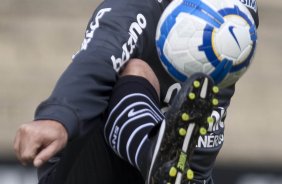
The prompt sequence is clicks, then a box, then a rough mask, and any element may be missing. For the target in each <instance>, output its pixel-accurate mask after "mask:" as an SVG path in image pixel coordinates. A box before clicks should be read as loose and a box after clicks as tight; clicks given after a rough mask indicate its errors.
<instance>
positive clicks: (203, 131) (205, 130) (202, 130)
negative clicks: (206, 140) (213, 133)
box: [200, 127, 208, 135]
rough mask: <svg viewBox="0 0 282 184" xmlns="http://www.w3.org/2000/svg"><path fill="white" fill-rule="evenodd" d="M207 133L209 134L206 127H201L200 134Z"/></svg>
mask: <svg viewBox="0 0 282 184" xmlns="http://www.w3.org/2000/svg"><path fill="white" fill-rule="evenodd" d="M207 133H208V131H207V129H206V128H204V127H201V128H200V134H201V135H206V134H207Z"/></svg>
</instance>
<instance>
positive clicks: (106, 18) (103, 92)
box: [35, 0, 154, 139]
mask: <svg viewBox="0 0 282 184" xmlns="http://www.w3.org/2000/svg"><path fill="white" fill-rule="evenodd" d="M150 1H151V0H150ZM147 2H149V0H146V1H139V0H132V1H128V0H118V1H116V0H107V1H104V2H103V3H102V4H101V5H100V6H99V7H98V8H97V9H96V11H95V12H94V14H93V16H92V18H91V19H90V21H89V23H88V26H87V30H86V33H85V39H84V41H83V43H82V46H81V50H80V51H79V52H78V53H77V54H76V55H75V56H74V57H73V61H72V62H71V64H70V65H69V66H68V68H67V69H66V70H65V71H64V73H63V74H62V76H61V77H60V78H59V80H58V81H57V84H56V86H55V88H54V90H53V92H52V94H51V95H50V97H49V98H48V99H47V100H45V101H44V102H42V103H41V104H40V105H39V106H38V108H37V109H36V112H35V120H44V119H45V120H55V121H58V122H60V123H61V124H62V125H63V126H64V127H65V128H66V130H67V132H68V136H69V139H73V138H74V137H76V136H81V135H84V134H85V133H87V132H88V131H89V130H91V128H92V127H93V123H94V122H96V121H101V119H102V114H103V113H104V111H105V109H106V108H107V105H108V99H109V96H110V95H111V91H112V87H113V86H114V84H115V82H116V80H117V78H118V72H119V70H120V68H122V66H123V65H124V64H125V63H126V62H127V61H128V60H129V59H130V58H132V57H139V58H140V57H142V56H141V55H140V53H142V52H143V51H141V49H143V48H145V46H144V45H143V44H144V43H147V41H146V39H148V38H147V37H146V36H145V35H144V34H145V33H146V34H149V33H148V32H149V31H151V30H149V29H152V26H150V25H148V24H147V23H148V22H147V20H148V19H147V17H145V16H148V14H146V13H145V14H144V13H143V14H142V13H140V12H142V11H141V10H146V11H151V10H147V9H146V8H147V7H146V6H150V4H148V3H147ZM151 2H153V1H151ZM146 3H147V4H146ZM152 8H154V7H150V9H152ZM139 10H140V11H139ZM150 16H151V15H150ZM149 24H151V23H149ZM149 27H150V28H149ZM145 29H146V31H145Z"/></svg>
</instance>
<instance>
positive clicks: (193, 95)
mask: <svg viewBox="0 0 282 184" xmlns="http://www.w3.org/2000/svg"><path fill="white" fill-rule="evenodd" d="M188 98H189V99H190V100H195V98H196V95H195V93H192V92H191V93H189V95H188Z"/></svg>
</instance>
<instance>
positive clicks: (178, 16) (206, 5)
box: [156, 0, 257, 87]
mask: <svg viewBox="0 0 282 184" xmlns="http://www.w3.org/2000/svg"><path fill="white" fill-rule="evenodd" d="M256 40H257V34H256V27H255V23H254V20H253V18H252V16H251V14H250V12H249V11H248V9H247V8H246V7H245V6H244V5H243V4H242V3H241V2H240V1H239V0H173V1H172V2H171V3H170V4H169V5H168V7H167V8H166V9H165V10H164V12H163V14H162V16H161V18H160V20H159V23H158V26H157V31H156V46H157V50H158V53H159V58H160V60H161V62H162V64H163V66H164V67H165V69H166V70H167V71H168V73H169V74H170V75H171V76H172V77H173V78H175V79H176V80H178V81H185V80H186V79H187V78H189V76H191V75H192V74H194V73H197V72H202V73H205V74H208V75H210V76H211V77H212V78H213V79H214V81H215V83H216V84H217V85H218V86H220V87H226V86H229V85H232V84H234V83H235V82H236V81H237V80H238V79H239V78H240V77H241V76H242V75H243V74H244V73H245V72H246V70H247V68H248V67H249V65H250V63H251V60H252V58H253V55H254V52H255V48H256Z"/></svg>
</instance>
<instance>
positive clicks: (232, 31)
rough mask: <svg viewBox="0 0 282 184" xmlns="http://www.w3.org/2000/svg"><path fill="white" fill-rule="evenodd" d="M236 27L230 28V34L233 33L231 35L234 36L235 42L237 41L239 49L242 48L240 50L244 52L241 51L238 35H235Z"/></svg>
mask: <svg viewBox="0 0 282 184" xmlns="http://www.w3.org/2000/svg"><path fill="white" fill-rule="evenodd" d="M234 28H235V27H234V26H230V27H229V32H230V33H231V35H232V36H233V38H234V40H235V41H236V43H237V45H238V47H239V48H240V50H242V49H241V46H240V43H239V41H238V39H237V37H236V35H235V33H234Z"/></svg>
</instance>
